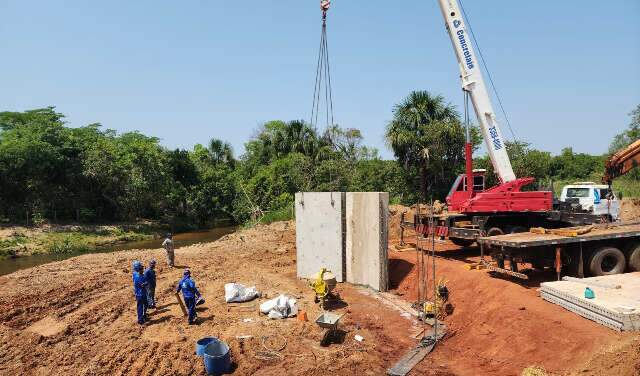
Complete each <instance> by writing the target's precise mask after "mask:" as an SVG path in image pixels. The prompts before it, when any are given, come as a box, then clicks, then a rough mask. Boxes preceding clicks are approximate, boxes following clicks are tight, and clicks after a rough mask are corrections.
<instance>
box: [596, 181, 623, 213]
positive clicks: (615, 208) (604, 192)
mask: <svg viewBox="0 0 640 376" xmlns="http://www.w3.org/2000/svg"><path fill="white" fill-rule="evenodd" d="M592 190H593V191H594V192H593V197H594V203H593V214H596V215H610V216H611V219H612V220H614V221H616V220H618V217H619V216H620V201H618V199H617V198H616V197H615V196H612V197H610V198H607V197H609V189H608V188H592ZM598 198H599V201H600V202H597V201H598V200H597V199H598Z"/></svg>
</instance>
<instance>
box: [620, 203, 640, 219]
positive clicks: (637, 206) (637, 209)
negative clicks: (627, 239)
mask: <svg viewBox="0 0 640 376" xmlns="http://www.w3.org/2000/svg"><path fill="white" fill-rule="evenodd" d="M620 219H621V220H623V221H637V220H640V199H639V198H623V199H622V201H621V202H620Z"/></svg>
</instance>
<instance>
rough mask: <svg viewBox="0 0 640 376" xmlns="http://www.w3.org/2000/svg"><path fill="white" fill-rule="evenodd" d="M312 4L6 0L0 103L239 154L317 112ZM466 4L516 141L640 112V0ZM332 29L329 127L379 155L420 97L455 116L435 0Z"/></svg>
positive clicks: (542, 143)
mask: <svg viewBox="0 0 640 376" xmlns="http://www.w3.org/2000/svg"><path fill="white" fill-rule="evenodd" d="M318 2H319V1H316V0H305V1H301V0H281V1H214V0H209V1H205V0H200V1H148V0H144V1H120V0H113V1H100V2H98V1H75V0H74V1H64V2H63V1H31V0H20V1H18V0H0V15H1V19H2V21H1V22H0V110H11V111H21V110H26V109H31V108H36V107H44V106H48V105H54V106H56V107H57V110H58V111H60V112H63V113H65V114H66V115H67V116H68V118H67V120H68V121H69V124H70V125H72V126H81V125H86V124H88V123H93V122H100V123H102V124H103V125H104V126H105V127H107V128H112V129H116V130H118V131H129V130H139V131H141V132H143V133H145V134H149V135H155V136H157V137H160V138H161V140H162V143H163V144H164V145H166V146H168V147H171V148H173V147H182V148H191V147H192V146H193V145H194V144H196V143H205V142H207V140H208V139H209V138H211V137H218V138H221V139H224V140H228V141H230V142H231V143H232V144H233V146H234V148H235V150H236V152H237V153H241V152H242V145H243V143H244V142H245V141H246V140H247V139H248V138H249V137H250V136H251V135H252V134H255V131H256V129H257V128H258V126H259V124H261V123H262V122H264V121H267V120H272V119H283V120H290V119H300V118H301V119H308V118H309V115H310V110H311V108H310V107H311V99H312V91H313V80H314V74H315V64H316V56H317V49H318V42H319V37H320V11H319V6H318ZM465 6H466V10H467V13H468V15H469V16H470V18H471V23H472V26H473V27H474V31H475V33H476V36H477V37H478V38H479V42H480V44H481V47H482V49H483V52H484V55H485V58H486V59H487V61H488V63H489V68H490V69H491V71H492V74H493V76H494V79H495V81H496V83H497V85H498V89H499V91H500V94H501V96H502V99H503V102H504V105H505V107H506V110H507V113H508V115H509V117H510V120H511V123H512V125H513V127H514V130H515V132H516V134H517V136H518V138H519V139H521V140H525V141H529V142H531V143H532V144H533V146H534V147H536V148H539V149H543V150H548V151H552V152H554V153H557V152H559V151H560V149H561V148H563V147H565V146H572V147H573V148H574V149H575V150H577V151H582V152H589V153H603V152H605V151H606V150H607V147H608V144H609V142H610V140H611V138H612V137H613V136H614V135H615V134H616V133H619V132H620V131H621V130H622V129H624V128H625V127H626V126H627V124H628V123H629V117H628V116H627V114H628V113H629V112H630V111H631V110H632V109H633V108H634V107H635V106H636V105H637V104H638V103H640V1H638V0H612V1H596V0H588V1H585V0H581V1H578V0H563V1H550V0H547V1H526V2H524V1H506V0H491V1H489V0H466V2H465ZM328 33H329V49H330V55H331V66H332V78H333V89H334V110H335V111H334V112H335V118H336V122H337V123H338V124H340V125H342V126H345V127H356V128H359V129H361V130H362V131H363V133H364V135H365V140H366V143H367V144H369V145H372V146H376V147H378V148H379V149H380V151H381V154H382V155H383V156H385V157H391V152H390V151H388V150H387V149H386V148H385V146H384V141H383V133H384V127H385V124H386V123H387V122H388V121H389V119H390V118H391V116H392V112H391V111H392V108H393V105H394V104H395V103H397V102H399V101H400V100H401V99H402V98H403V97H404V96H406V95H407V94H408V93H409V92H410V91H411V90H414V89H427V90H430V91H432V92H434V93H439V94H442V95H444V96H445V97H446V98H448V99H449V100H450V101H451V102H452V103H453V104H455V105H457V106H458V108H461V106H460V104H461V102H462V95H461V92H460V83H459V80H458V70H457V67H456V64H455V57H454V54H453V51H452V48H451V44H450V42H449V39H448V36H447V35H446V33H445V31H444V28H443V21H442V19H441V15H440V10H439V8H438V5H437V1H436V0H421V1H416V0H414V1H407V0H405V1H354V0H334V4H333V8H332V9H331V11H330V14H329V25H328ZM494 104H495V103H494ZM496 111H498V109H497V108H496ZM503 131H504V133H505V135H506V136H508V135H509V131H508V129H506V125H503Z"/></svg>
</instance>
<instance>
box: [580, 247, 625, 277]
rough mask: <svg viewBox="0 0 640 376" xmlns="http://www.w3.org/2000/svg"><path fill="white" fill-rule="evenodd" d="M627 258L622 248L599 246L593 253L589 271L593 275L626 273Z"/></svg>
mask: <svg viewBox="0 0 640 376" xmlns="http://www.w3.org/2000/svg"><path fill="white" fill-rule="evenodd" d="M626 267H627V260H626V259H625V257H624V253H622V251H621V250H619V249H618V248H614V247H606V246H605V247H602V248H598V249H596V250H595V251H594V252H593V255H591V259H590V261H589V272H591V275H593V276H596V277H598V276H603V275H611V274H620V273H624V270H625V269H626Z"/></svg>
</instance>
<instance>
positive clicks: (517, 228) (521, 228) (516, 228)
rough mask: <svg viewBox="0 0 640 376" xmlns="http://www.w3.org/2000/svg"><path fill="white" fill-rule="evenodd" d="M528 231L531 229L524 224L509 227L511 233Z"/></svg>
mask: <svg viewBox="0 0 640 376" xmlns="http://www.w3.org/2000/svg"><path fill="white" fill-rule="evenodd" d="M527 231H529V229H528V228H526V227H524V226H513V227H511V228H510V229H509V233H510V234H517V233H520V232H527Z"/></svg>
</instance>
